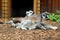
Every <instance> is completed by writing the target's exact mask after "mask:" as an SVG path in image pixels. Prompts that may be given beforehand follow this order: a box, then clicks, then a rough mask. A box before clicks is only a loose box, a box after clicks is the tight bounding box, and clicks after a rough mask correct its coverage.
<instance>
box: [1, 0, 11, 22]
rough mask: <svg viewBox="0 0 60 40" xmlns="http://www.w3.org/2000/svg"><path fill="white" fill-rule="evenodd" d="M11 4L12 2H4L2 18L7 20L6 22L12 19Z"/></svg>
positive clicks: (5, 0) (6, 0)
mask: <svg viewBox="0 0 60 40" xmlns="http://www.w3.org/2000/svg"><path fill="white" fill-rule="evenodd" d="M10 3H11V0H2V18H4V19H5V20H4V21H6V19H8V18H9V17H10V14H11V13H10V12H11V8H10Z"/></svg>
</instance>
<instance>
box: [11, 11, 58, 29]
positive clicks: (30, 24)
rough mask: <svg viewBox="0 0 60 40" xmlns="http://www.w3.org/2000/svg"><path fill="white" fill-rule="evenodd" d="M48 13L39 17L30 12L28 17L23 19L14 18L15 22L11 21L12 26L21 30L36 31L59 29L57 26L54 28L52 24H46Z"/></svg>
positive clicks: (27, 14)
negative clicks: (37, 29)
mask: <svg viewBox="0 0 60 40" xmlns="http://www.w3.org/2000/svg"><path fill="white" fill-rule="evenodd" d="M48 14H49V13H48V12H44V13H41V14H38V15H34V14H33V11H31V10H29V11H27V12H26V16H25V18H23V19H18V18H13V20H11V21H10V24H11V26H14V27H16V28H19V29H24V30H32V29H36V28H37V27H38V28H39V29H44V30H46V29H53V30H56V29H58V28H57V27H56V26H52V25H50V24H47V23H44V22H43V21H44V20H46V19H48ZM17 19H18V20H19V21H21V22H20V23H16V24H15V23H14V21H16V20H17Z"/></svg>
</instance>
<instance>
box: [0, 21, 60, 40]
mask: <svg viewBox="0 0 60 40" xmlns="http://www.w3.org/2000/svg"><path fill="white" fill-rule="evenodd" d="M45 22H46V23H49V24H52V25H56V26H58V30H41V29H39V30H38V29H37V30H20V29H17V28H11V27H10V25H6V24H0V40H60V23H56V22H53V21H49V20H48V21H45Z"/></svg>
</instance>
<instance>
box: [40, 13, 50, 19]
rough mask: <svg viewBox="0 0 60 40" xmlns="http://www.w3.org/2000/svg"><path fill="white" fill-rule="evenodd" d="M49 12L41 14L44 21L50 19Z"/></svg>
mask: <svg viewBox="0 0 60 40" xmlns="http://www.w3.org/2000/svg"><path fill="white" fill-rule="evenodd" d="M48 14H49V13H48V12H44V13H41V15H42V18H43V19H48Z"/></svg>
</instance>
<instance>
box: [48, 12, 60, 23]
mask: <svg viewBox="0 0 60 40" xmlns="http://www.w3.org/2000/svg"><path fill="white" fill-rule="evenodd" d="M48 18H49V19H50V20H53V21H56V22H60V15H55V14H54V13H49V15H48Z"/></svg>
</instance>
